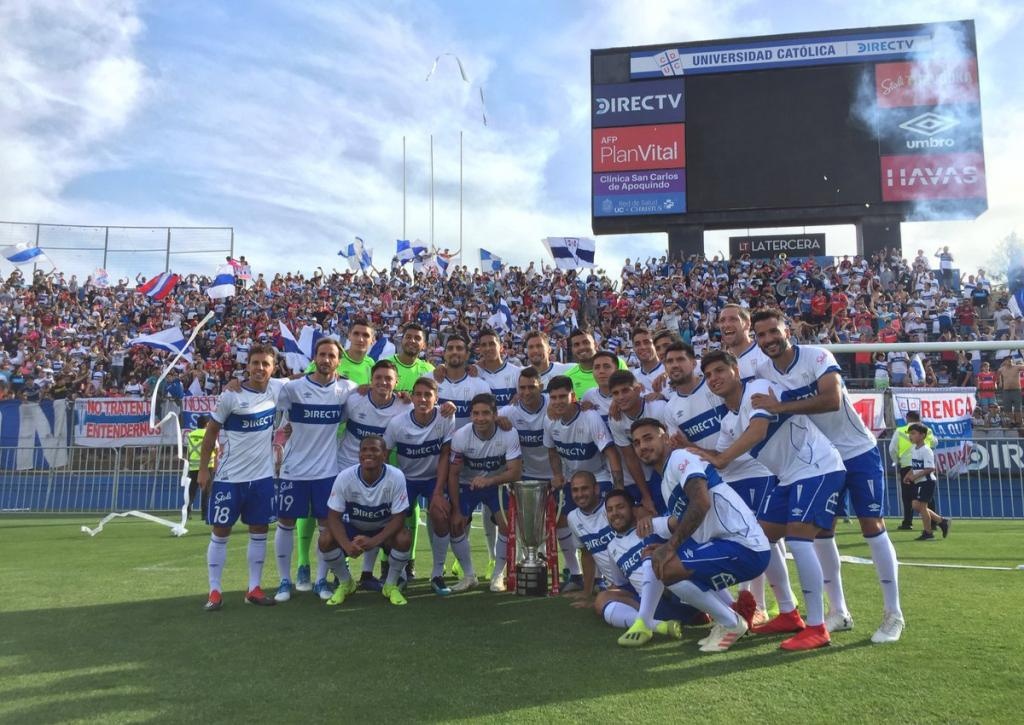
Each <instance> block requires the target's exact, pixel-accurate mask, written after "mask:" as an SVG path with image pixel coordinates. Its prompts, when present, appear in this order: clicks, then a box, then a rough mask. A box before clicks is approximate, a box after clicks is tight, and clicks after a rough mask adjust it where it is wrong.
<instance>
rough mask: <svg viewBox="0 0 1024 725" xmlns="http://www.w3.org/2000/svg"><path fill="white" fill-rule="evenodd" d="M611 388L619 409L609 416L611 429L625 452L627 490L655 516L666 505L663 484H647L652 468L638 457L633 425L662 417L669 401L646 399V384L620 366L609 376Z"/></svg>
mask: <svg viewBox="0 0 1024 725" xmlns="http://www.w3.org/2000/svg"><path fill="white" fill-rule="evenodd" d="M608 388H609V390H610V391H611V396H612V400H613V401H614V403H615V407H616V409H617V411H618V416H617V417H616V416H612V417H609V418H608V429H609V430H610V431H611V433H612V440H613V441H614V442H615V445H616V446H618V448H619V453H620V454H621V455H622V475H623V480H624V483H625V486H626V493H628V494H629V495H630V496H631V497H632V499H633V502H634V503H635V504H636V505H637V506H640V507H642V508H643V509H644V510H645V511H646V512H647V513H649V514H650V515H652V516H655V515H657V514H658V512H659V511H663V510H664V508H665V504H664V502H663V501H662V500H661V487H660V486H658V487H657V488H656V489H652V488H651V487H649V486H648V485H647V482H648V480H649V479H650V477H651V473H652V471H651V470H650V469H649V468H647V467H646V466H644V464H643V463H642V462H641V461H640V459H639V458H637V457H636V451H634V450H633V441H632V439H631V438H630V436H629V429H630V426H632V425H633V423H634V422H636V421H638V420H640V419H641V418H657V419H658V420H661V419H662V418H663V417H664V408H665V403H664V401H662V400H647V399H645V397H644V396H643V388H642V387H641V386H640V383H639V382H637V380H636V378H635V377H633V373H632V372H631V371H629V370H616V371H615V372H614V373H612V375H611V377H610V378H609V379H608Z"/></svg>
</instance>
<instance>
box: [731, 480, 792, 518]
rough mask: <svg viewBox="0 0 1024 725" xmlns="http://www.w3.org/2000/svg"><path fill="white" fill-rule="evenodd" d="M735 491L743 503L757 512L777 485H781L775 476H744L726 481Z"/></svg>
mask: <svg viewBox="0 0 1024 725" xmlns="http://www.w3.org/2000/svg"><path fill="white" fill-rule="evenodd" d="M726 483H727V484H728V485H729V488H731V489H732V490H733V491H735V492H736V493H737V494H738V495H739V497H740V498H741V499H743V503H745V504H746V505H747V507H748V508H750V510H751V511H753V512H754V513H757V512H758V511H760V510H761V508H762V507H763V506H764V501H765V499H766V498H768V494H770V493H771V492H772V491H773V490H774V489H775V487H776V486H777V485H779V479H777V478H776V477H775V476H758V477H756V478H742V479H740V480H739V481H726Z"/></svg>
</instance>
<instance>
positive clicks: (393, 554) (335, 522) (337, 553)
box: [319, 435, 412, 606]
mask: <svg viewBox="0 0 1024 725" xmlns="http://www.w3.org/2000/svg"><path fill="white" fill-rule="evenodd" d="M387 455H388V447H387V444H386V443H385V442H384V439H383V438H381V437H380V436H378V435H367V436H364V437H363V439H362V441H360V443H359V464H358V465H355V466H352V467H350V468H346V469H345V470H344V471H342V472H341V473H339V474H338V477H337V478H336V479H335V480H334V487H333V488H332V489H331V496H330V498H329V499H328V501H327V508H328V512H327V530H326V531H324V532H323V533H322V534H321V535H320V541H319V546H320V551H321V552H323V559H324V562H326V564H327V567H328V568H329V569H330V570H331V571H332V572H333V573H334V575H335V576H336V577H338V581H339V584H338V588H337V589H335V590H334V594H333V595H332V596H331V598H330V599H328V600H327V604H328V606H337V605H338V604H341V603H342V602H344V601H345V597H347V596H348V595H349V594H351V593H352V592H354V591H355V590H356V588H357V587H358V584H357V583H356V580H355V579H353V578H352V574H351V573H350V572H349V570H348V564H347V563H346V562H345V556H346V555H347V556H349V557H352V558H355V557H357V556H359V555H360V554H363V553H365V552H367V551H371V550H374V549H376V548H377V547H383V548H384V550H385V551H387V552H388V563H389V564H390V566H389V568H388V575H387V578H386V579H385V580H384V586H383V587H382V589H381V594H383V595H384V596H385V597H386V598H387V600H388V601H389V602H391V603H392V604H396V605H402V604H406V599H405V597H404V596H403V595H402V592H401V591H400V590H399V588H398V577H399V575H400V574H401V573H402V572H404V571H405V565H406V564H407V563H408V562H409V549H410V548H411V546H412V536H411V535H410V534H409V530H408V529H406V528H405V516H406V514H407V513H408V510H409V497H408V495H407V493H406V482H405V474H403V473H402V472H401V471H400V470H398V469H397V468H395V467H394V466H389V465H388V464H386V463H385V462H384V461H385V459H386V458H387Z"/></svg>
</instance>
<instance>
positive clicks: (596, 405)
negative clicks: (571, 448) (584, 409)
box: [581, 388, 612, 425]
mask: <svg viewBox="0 0 1024 725" xmlns="http://www.w3.org/2000/svg"><path fill="white" fill-rule="evenodd" d="M581 400H582V402H584V403H590V405H591V406H593V407H592V408H591V410H596V411H597V413H598V415H600V416H601V420H603V421H604V424H605V425H608V411H609V409H610V408H611V407H612V396H610V395H605V394H604V393H602V392H601V389H600V388H591V389H590V390H588V391H587V392H585V393H584V394H583V398H582V399H581Z"/></svg>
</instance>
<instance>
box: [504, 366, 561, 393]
mask: <svg viewBox="0 0 1024 725" xmlns="http://www.w3.org/2000/svg"><path fill="white" fill-rule="evenodd" d="M570 368H572V364H571V363H560V362H551V363H550V364H549V365H548V369H547V370H545V371H543V372H541V371H540V370H538V371H537V373H538V374H539V375H540V385H541V389H542V390H547V389H548V383H549V382H551V378H553V377H556V376H558V375H565V374H566V373H567V372H569V369H570ZM517 385H518V383H517Z"/></svg>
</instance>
